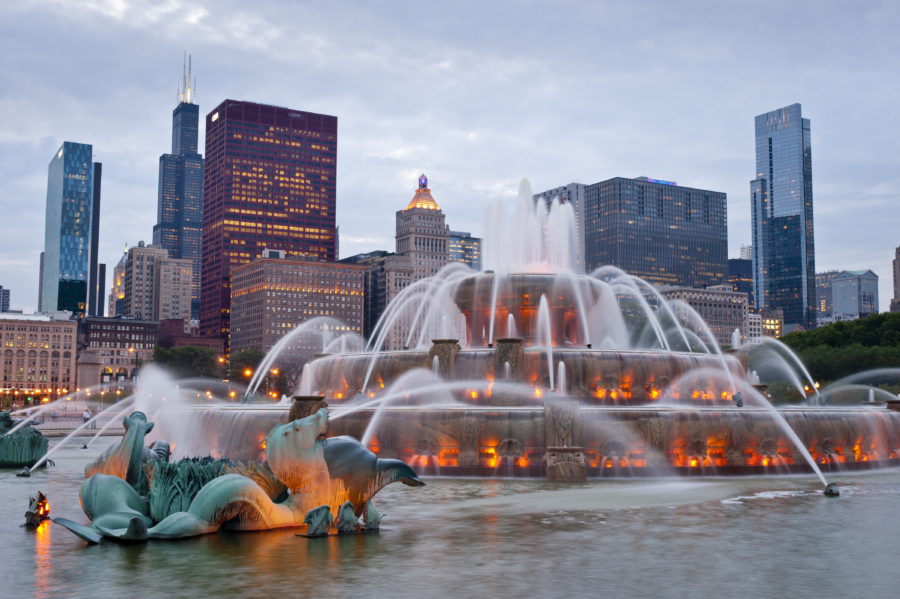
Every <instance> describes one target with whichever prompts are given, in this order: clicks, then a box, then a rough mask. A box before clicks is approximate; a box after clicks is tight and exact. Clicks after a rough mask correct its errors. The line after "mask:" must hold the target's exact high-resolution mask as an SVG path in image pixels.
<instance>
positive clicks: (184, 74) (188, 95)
mask: <svg viewBox="0 0 900 599" xmlns="http://www.w3.org/2000/svg"><path fill="white" fill-rule="evenodd" d="M191 83H193V87H191ZM196 87H197V81H196V79H193V75H192V73H191V56H190V55H189V54H188V53H187V51H185V53H184V66H182V70H181V88H180V91H179V92H178V101H179V102H184V103H185V104H193V103H194V98H193V95H194V90H195V89H196Z"/></svg>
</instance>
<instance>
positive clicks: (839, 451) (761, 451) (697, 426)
mask: <svg viewBox="0 0 900 599" xmlns="http://www.w3.org/2000/svg"><path fill="white" fill-rule="evenodd" d="M563 399H565V398H563ZM554 401H559V400H557V399H554V400H550V401H547V402H545V403H544V405H535V406H520V407H494V406H460V407H447V408H432V407H426V406H393V407H386V408H383V409H381V410H380V411H379V410H377V409H375V408H372V409H369V408H365V407H362V408H353V409H348V408H343V409H342V408H341V407H339V406H338V407H335V406H331V407H329V413H330V419H329V424H328V436H329V437H330V436H336V435H350V436H353V437H356V438H365V437H366V431H367V429H369V427H370V426H371V427H372V430H371V431H370V435H369V438H370V439H369V442H368V446H369V448H370V449H372V451H374V452H376V453H377V454H378V456H379V457H381V458H398V459H401V460H403V461H405V462H407V463H408V464H410V465H411V466H412V467H413V468H414V469H415V470H416V471H417V472H418V473H420V474H425V475H429V474H430V475H441V476H545V475H546V471H545V454H546V453H547V452H548V448H551V447H553V448H559V447H565V446H568V447H570V448H575V447H577V448H578V450H579V451H580V452H581V453H582V457H583V461H584V469H585V473H586V476H588V477H599V476H670V475H683V476H695V475H740V474H753V475H758V474H776V473H778V474H788V473H800V472H810V471H811V470H810V467H809V465H808V464H807V463H806V462H805V460H804V458H803V457H802V456H800V455H798V451H797V449H796V448H795V447H794V446H793V444H792V443H791V441H790V439H788V438H787V436H786V435H785V434H784V432H783V431H782V429H781V428H780V427H779V426H778V424H777V423H776V422H775V421H774V420H773V418H772V416H771V413H770V412H769V411H767V410H765V409H762V408H752V407H745V408H735V407H700V408H685V407H683V406H653V407H611V406H606V407H604V406H585V405H580V406H578V409H577V410H575V412H574V413H571V414H568V415H565V417H564V418H562V419H559V418H557V419H556V421H555V422H553V423H552V424H551V425H550V426H549V427H548V424H547V422H548V411H549V410H551V408H550V407H549V406H550V404H552V403H553V402H554ZM569 401H574V400H569ZM288 410H289V406H286V405H271V406H249V407H248V406H246V405H243V406H237V405H236V406H223V407H195V408H186V409H179V410H170V411H163V412H160V414H158V415H157V416H156V417H155V418H156V421H157V427H156V429H154V431H153V433H152V434H151V435H149V436H148V439H149V438H168V439H176V441H175V442H174V445H173V448H172V449H173V454H174V455H175V456H176V457H180V456H181V455H207V454H210V455H213V456H214V457H217V456H220V455H222V456H228V457H230V458H232V459H237V460H242V461H245V460H251V459H252V460H260V459H261V454H262V452H263V447H262V445H261V443H262V440H263V438H264V437H265V435H266V434H267V433H268V431H270V430H271V429H272V427H273V426H274V425H275V424H277V423H280V422H287V419H288ZM779 412H780V414H781V415H782V416H783V417H784V418H785V420H786V421H787V422H788V424H789V425H790V427H791V428H792V429H793V430H794V431H795V432H796V433H797V435H798V436H799V437H800V439H801V441H802V442H803V444H804V445H805V446H806V448H807V449H809V451H810V453H811V454H812V456H813V458H814V459H815V461H816V463H817V464H818V465H819V467H820V468H821V469H822V470H824V471H843V470H858V469H872V468H880V467H887V466H896V465H900V451H898V448H900V413H898V412H895V411H892V410H887V409H865V408H833V407H822V408H816V409H812V410H810V409H805V410H804V409H794V408H789V409H783V410H780V411H779ZM550 418H551V419H552V416H551V417H550ZM576 429H578V431H577V433H576V432H575V431H576ZM186 430H187V431H191V433H190V434H187V435H186V434H185V433H184V431H186ZM567 435H568V436H567Z"/></svg>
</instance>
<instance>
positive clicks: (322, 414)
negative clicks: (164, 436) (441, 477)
mask: <svg viewBox="0 0 900 599" xmlns="http://www.w3.org/2000/svg"><path fill="white" fill-rule="evenodd" d="M327 419H328V412H327V410H325V409H324V408H323V409H321V410H319V411H318V412H316V413H315V414H312V415H311V416H309V417H307V418H301V419H298V420H295V421H293V422H289V423H287V424H280V425H278V426H276V427H275V428H273V429H272V431H271V432H270V433H269V435H268V436H267V437H266V444H265V447H266V454H265V455H266V463H265V465H259V464H255V463H253V462H251V463H249V464H248V465H247V466H244V465H243V464H235V463H233V462H231V461H229V460H226V459H221V460H215V459H213V458H200V459H197V458H193V459H189V460H182V461H180V462H176V463H174V464H168V463H167V462H168V456H169V454H168V446H167V445H165V444H163V445H158V443H159V442H157V444H154V446H151V448H144V447H142V443H143V438H144V435H145V434H146V433H147V432H149V431H150V430H151V429H152V427H153V424H152V423H148V422H147V420H146V417H145V416H144V415H143V414H141V413H139V412H135V413H134V414H133V415H132V416H131V417H130V418H129V417H125V419H124V420H125V423H126V424H125V428H126V429H127V432H126V435H125V438H123V440H122V441H121V442H119V443H116V444H114V445H113V446H111V447H110V449H108V450H107V451H106V452H104V454H103V455H102V456H101V457H100V458H98V459H97V460H96V461H95V462H94V463H92V464H91V465H89V466H88V467H87V468H85V475H86V477H87V480H85V482H84V484H83V485H82V487H81V495H80V496H81V503H82V508H83V509H84V512H85V514H86V515H87V516H88V518H90V519H91V524H90V526H84V525H82V524H78V523H76V522H73V521H71V520H67V519H64V518H55V519H53V522H56V523H57V524H60V525H62V526H65V527H66V528H68V529H69V530H70V531H72V532H73V533H75V534H76V535H78V536H79V537H80V538H82V539H84V540H85V541H88V542H89V543H97V542H99V541H100V540H101V539H102V538H103V537H108V538H112V539H116V540H120V541H143V540H146V539H148V538H163V539H174V538H182V537H190V536H195V535H199V534H205V533H210V532H215V531H217V530H219V529H220V528H222V527H225V528H229V529H232V530H268V529H273V528H286V527H297V526H302V525H303V524H306V525H307V527H308V531H307V532H308V534H327V532H328V530H329V528H330V527H331V525H332V518H331V511H332V508H333V509H334V511H335V512H336V513H337V516H336V517H335V519H334V525H335V527H336V528H337V529H338V530H339V531H340V532H350V531H353V530H355V529H356V527H357V524H358V518H357V516H358V515H360V514H362V513H363V511H365V515H366V529H367V530H372V529H376V528H377V527H378V522H380V520H381V516H380V515H378V512H377V511H376V510H375V508H374V506H372V503H371V501H370V499H371V497H372V496H374V495H375V494H376V493H377V492H378V491H379V490H380V489H381V488H382V487H384V486H385V485H388V484H390V483H392V482H395V481H401V482H403V483H404V484H406V485H409V486H422V485H424V484H425V483H423V482H422V481H421V480H419V478H418V476H416V474H415V472H413V470H412V469H411V468H410V467H409V466H408V465H407V464H406V463H404V462H402V461H400V460H379V459H378V458H377V457H376V456H375V454H373V453H372V452H371V451H369V450H368V449H367V448H366V447H364V446H363V445H362V444H361V443H360V442H359V441H357V440H356V439H353V438H351V437H336V438H333V439H325V432H326V423H327ZM323 508H324V509H323Z"/></svg>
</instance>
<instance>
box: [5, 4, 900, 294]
mask: <svg viewBox="0 0 900 599" xmlns="http://www.w3.org/2000/svg"><path fill="white" fill-rule="evenodd" d="M897 11H898V9H897V8H896V7H895V6H894V5H892V4H891V3H882V4H865V5H853V6H850V5H844V4H839V3H832V2H817V3H797V4H790V3H789V4H785V3H775V2H754V3H741V2H738V3H714V2H682V3H677V4H672V3H668V2H640V3H620V2H555V3H552V4H548V3H539V2H495V3H484V2H474V1H472V2H445V3H441V4H431V3H414V2H395V1H387V0H385V1H381V2H377V1H376V2H342V3H312V2H306V3H297V2H287V1H284V2H255V3H252V4H247V3H245V2H238V1H237V0H219V1H215V2H213V1H208V2H186V1H179V0H165V1H161V2H151V1H148V0H144V1H134V2H132V1H125V0H110V1H100V0H94V1H91V2H72V1H61V0H60V1H55V0H44V1H32V2H26V3H24V4H22V3H6V4H4V5H3V6H2V7H0V52H2V56H3V57H4V59H3V60H4V65H3V69H2V70H0V114H3V115H4V118H2V119H0V177H3V179H2V180H3V181H4V185H3V186H2V188H0V205H2V207H3V209H4V212H5V214H6V218H5V219H3V221H2V222H0V239H3V244H4V245H3V248H4V250H5V251H4V252H3V254H4V256H3V258H0V284H2V285H4V286H9V287H11V288H12V301H13V304H14V306H16V307H22V308H32V307H34V305H35V304H36V297H37V254H38V253H39V252H40V251H41V249H42V246H43V210H44V202H45V197H46V166H47V163H48V162H49V160H50V158H51V156H52V153H53V152H54V151H55V150H56V148H58V146H59V144H60V143H61V142H62V141H64V140H72V141H81V142H85V143H92V144H93V145H94V149H95V152H96V153H97V156H98V158H97V159H99V160H101V161H102V162H103V163H104V182H103V195H104V198H103V209H102V216H101V261H105V262H107V263H108V264H110V265H111V264H114V263H115V261H117V260H118V257H119V256H120V254H121V248H122V246H123V244H124V243H126V242H128V243H129V244H134V243H136V242H137V241H138V240H145V241H149V240H150V238H151V234H152V233H151V232H152V227H153V224H154V223H155V220H156V193H157V191H156V186H157V174H158V159H159V155H160V154H163V153H164V152H167V151H169V149H170V143H171V110H172V109H173V108H174V107H175V92H176V88H177V85H178V83H179V82H180V81H181V62H182V55H183V52H184V51H185V50H187V51H188V52H190V53H191V54H192V55H193V65H194V75H195V76H196V77H197V79H198V87H199V92H198V101H199V103H200V106H201V112H203V113H206V112H207V111H209V110H211V109H212V108H214V107H215V106H216V105H217V104H218V103H219V102H221V101H222V100H224V99H225V98H234V99H244V100H252V101H257V102H263V103H271V104H277V105H280V106H289V107H292V108H298V109H302V110H309V111H313V112H322V113H326V114H333V115H337V116H338V117H339V147H338V184H337V197H338V224H339V225H340V226H341V233H342V240H341V250H342V253H343V254H344V255H349V254H352V253H357V252H363V251H370V250H374V249H388V250H389V249H393V237H394V218H395V216H394V215H395V212H396V210H398V209H401V208H403V207H404V206H405V205H406V203H407V202H408V201H409V199H410V198H411V197H412V194H413V191H414V189H415V186H416V177H417V176H418V175H419V174H420V173H422V172H424V173H426V174H427V175H428V177H429V181H430V186H431V188H432V190H433V193H434V196H435V198H436V199H437V201H438V202H439V203H440V205H441V206H442V208H443V209H444V211H445V213H446V214H447V222H448V223H449V224H450V225H451V227H452V228H453V229H454V230H463V231H471V232H473V233H474V234H480V232H481V230H480V229H481V218H482V213H483V205H484V203H485V202H486V201H487V200H489V199H492V198H495V197H513V196H514V195H515V193H516V190H517V188H518V183H519V181H520V179H521V178H522V177H528V178H529V179H530V180H531V183H532V186H533V188H534V189H535V190H536V191H538V190H542V189H547V188H551V187H556V186H559V185H562V184H565V183H569V182H571V181H575V180H578V181H581V182H583V183H592V182H596V181H601V180H604V179H607V178H610V177H614V176H626V177H634V176H638V175H648V176H651V177H656V178H661V179H667V180H675V181H678V183H679V184H680V185H687V186H691V187H700V188H707V189H713V190H716V191H724V192H726V193H727V194H728V198H729V201H728V208H729V214H728V216H729V219H728V220H729V242H730V248H731V253H732V255H737V252H738V248H739V246H740V244H741V243H747V242H749V241H750V227H749V206H750V202H749V181H750V180H751V179H752V178H753V171H754V147H753V143H754V141H753V118H754V117H755V116H756V115H757V114H761V113H763V112H765V111H767V110H772V109H774V108H777V107H781V106H785V105H787V104H790V103H793V102H800V103H802V104H803V113H804V116H805V117H807V118H810V119H811V120H812V142H813V177H814V185H813V187H814V195H815V214H816V222H815V226H816V260H817V267H818V269H819V270H826V269H835V268H837V269H840V268H854V269H855V268H872V269H873V270H875V271H876V272H878V273H879V274H881V275H883V276H882V285H881V298H880V299H881V304H882V307H884V308H886V307H887V305H888V303H889V300H890V296H891V293H892V291H891V282H890V280H889V279H890V277H889V273H890V272H891V271H890V260H891V258H892V257H893V248H894V246H895V245H898V241H897V236H896V234H895V233H894V231H893V226H892V225H893V219H891V218H890V216H892V206H893V204H894V203H896V201H897V199H898V193H900V189H898V187H900V181H898V180H897V177H896V176H895V174H894V173H895V171H896V167H895V165H896V164H897V163H898V152H900V150H898V149H897V147H896V143H895V138H896V134H895V131H896V130H897V125H898V118H900V117H898V116H897V113H896V110H895V109H894V107H895V106H896V104H897V101H898V95H900V84H898V83H897V82H896V80H895V78H893V77H890V76H889V74H890V73H893V72H896V68H897V66H898V64H897V63H898V56H900V52H898V49H900V48H898V44H900V41H898V38H897V36H895V35H894V31H895V29H894V24H895V23H896V22H897ZM775 14H777V15H778V18H762V15H775ZM885 217H887V218H885Z"/></svg>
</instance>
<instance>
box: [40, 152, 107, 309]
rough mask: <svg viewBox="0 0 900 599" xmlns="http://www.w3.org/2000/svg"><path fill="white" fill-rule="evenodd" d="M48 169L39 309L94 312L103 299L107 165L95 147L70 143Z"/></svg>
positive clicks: (58, 153) (54, 158)
mask: <svg viewBox="0 0 900 599" xmlns="http://www.w3.org/2000/svg"><path fill="white" fill-rule="evenodd" d="M47 170H48V173H47V212H46V219H45V223H44V261H43V269H42V277H41V294H40V297H41V305H40V309H41V310H42V311H54V310H69V311H70V312H72V313H73V314H76V315H78V316H86V315H89V314H93V313H95V312H96V309H97V301H98V297H97V293H96V288H97V285H98V281H97V278H98V265H97V245H98V239H99V234H100V227H99V218H100V176H101V170H102V165H101V164H100V163H99V162H93V147H92V146H91V145H90V144H80V143H74V142H70V141H67V142H63V145H62V146H61V147H60V148H59V151H58V152H57V153H56V154H55V155H54V156H53V160H51V161H50V165H49V166H48V169H47ZM89 291H90V293H89ZM101 301H102V300H101Z"/></svg>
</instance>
